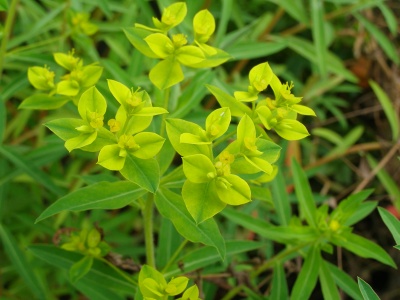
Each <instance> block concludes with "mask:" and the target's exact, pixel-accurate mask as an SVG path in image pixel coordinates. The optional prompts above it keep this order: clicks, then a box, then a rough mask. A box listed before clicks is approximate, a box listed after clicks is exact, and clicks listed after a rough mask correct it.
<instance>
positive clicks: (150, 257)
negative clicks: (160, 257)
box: [142, 193, 155, 268]
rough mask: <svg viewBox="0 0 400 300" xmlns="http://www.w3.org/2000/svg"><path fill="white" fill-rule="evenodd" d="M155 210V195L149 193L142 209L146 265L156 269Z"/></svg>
mask: <svg viewBox="0 0 400 300" xmlns="http://www.w3.org/2000/svg"><path fill="white" fill-rule="evenodd" d="M153 208H154V194H152V193H149V194H148V197H147V200H146V203H145V205H144V208H143V209H142V214H143V223H144V240H145V245H146V263H147V264H148V265H149V266H151V267H153V268H154V267H155V259H154V238H153Z"/></svg>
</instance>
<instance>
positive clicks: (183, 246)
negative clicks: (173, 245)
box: [161, 240, 188, 273]
mask: <svg viewBox="0 0 400 300" xmlns="http://www.w3.org/2000/svg"><path fill="white" fill-rule="evenodd" d="M187 243H188V240H184V241H183V242H182V243H181V244H180V245H179V247H178V249H176V251H175V252H174V254H173V255H172V256H171V258H170V259H169V261H168V262H167V264H166V265H165V267H164V268H163V269H162V272H161V273H165V272H166V271H167V270H168V268H169V267H170V266H171V265H172V264H173V263H174V262H175V260H176V258H177V257H178V255H179V253H181V252H182V250H183V248H185V246H186V244H187Z"/></svg>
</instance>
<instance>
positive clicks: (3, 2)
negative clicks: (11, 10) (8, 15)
mask: <svg viewBox="0 0 400 300" xmlns="http://www.w3.org/2000/svg"><path fill="white" fill-rule="evenodd" d="M6 10H8V1H7V0H0V11H6Z"/></svg>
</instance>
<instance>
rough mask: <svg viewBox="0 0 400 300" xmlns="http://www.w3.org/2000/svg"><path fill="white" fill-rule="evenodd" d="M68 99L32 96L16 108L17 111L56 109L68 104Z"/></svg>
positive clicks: (43, 95)
mask: <svg viewBox="0 0 400 300" xmlns="http://www.w3.org/2000/svg"><path fill="white" fill-rule="evenodd" d="M68 100H69V99H68V98H64V97H55V96H49V95H47V94H34V95H32V96H29V97H28V98H26V99H25V100H24V101H22V102H21V104H20V105H19V106H18V108H19V109H43V110H49V109H56V108H59V107H61V106H63V105H64V104H65V103H67V102H68Z"/></svg>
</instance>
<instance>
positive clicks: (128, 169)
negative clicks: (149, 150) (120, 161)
mask: <svg viewBox="0 0 400 300" xmlns="http://www.w3.org/2000/svg"><path fill="white" fill-rule="evenodd" d="M120 173H121V174H122V176H124V177H125V178H126V179H128V180H130V181H132V182H133V183H136V184H137V185H139V186H141V187H142V188H144V189H146V190H148V191H150V192H152V193H154V192H155V191H156V190H157V189H158V185H159V183H160V168H159V166H158V163H157V161H156V160H155V159H154V158H150V159H140V158H137V157H135V156H133V155H132V154H130V153H129V152H128V154H127V156H126V159H125V164H124V167H123V168H122V169H121V170H120Z"/></svg>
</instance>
